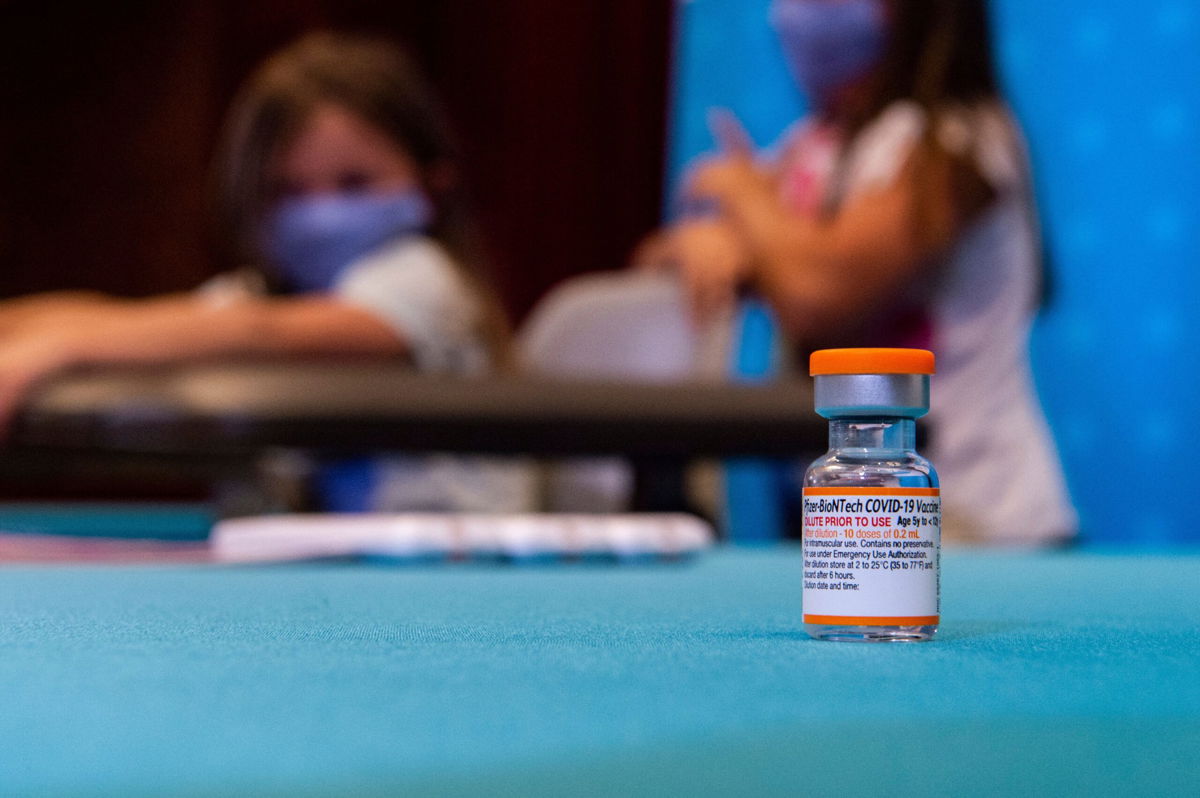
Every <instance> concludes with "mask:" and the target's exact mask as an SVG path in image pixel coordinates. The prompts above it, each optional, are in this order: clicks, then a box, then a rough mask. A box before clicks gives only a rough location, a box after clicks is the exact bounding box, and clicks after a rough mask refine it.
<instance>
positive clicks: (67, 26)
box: [0, 0, 672, 316]
mask: <svg viewBox="0 0 1200 798" xmlns="http://www.w3.org/2000/svg"><path fill="white" fill-rule="evenodd" d="M671 11H672V8H671V4H670V3H669V2H667V1H666V0H658V1H657V2H644V1H643V0H612V1H611V2H584V3H561V2H554V0H534V1H533V2H530V1H529V0H496V1H495V2H486V3H478V2H469V0H446V1H442V0H439V2H435V3H431V2H420V1H418V0H396V1H394V2H386V3H379V2H375V3H372V2H363V1H362V0H350V1H349V2H345V1H343V0H286V1H285V0H243V1H240V2H227V1H225V0H221V1H219V2H203V1H202V0H183V1H182V2H166V3H163V2H153V1H152V0H117V1H116V2H112V3H104V4H84V3H69V2H49V3H46V2H29V1H28V0H16V2H6V3H3V4H0V75H2V76H3V79H2V80H0V108H3V109H4V110H3V112H0V113H2V114H3V116H2V117H0V118H2V119H3V122H2V123H0V125H2V126H0V295H2V296H6V297H7V296H14V295H17V294H21V293H26V292H30V291H38V290H46V289H53V288H62V287H75V288H90V289H97V290H104V291H111V292H114V293H118V294H126V295H131V296H147V295H152V294H156V293H161V292H163V291H172V290H182V289H187V288H192V287H194V286H195V285H196V284H198V283H199V282H200V281H201V280H203V279H204V278H206V277H208V276H210V275H212V274H215V273H217V272H218V271H221V270H223V269H224V268H228V264H220V263H217V262H215V261H214V260H213V254H214V252H215V248H214V247H212V246H211V244H212V242H211V239H210V236H211V231H210V230H209V228H208V215H207V212H208V209H209V207H208V203H209V199H210V193H211V192H210V190H209V179H210V175H209V164H210V160H211V157H212V153H213V147H214V144H215V142H216V138H217V135H218V131H219V129H220V125H221V121H222V118H223V115H224V113H225V110H226V108H227V106H228V105H229V102H230V100H231V99H232V97H233V94H234V92H235V91H236V90H237V87H238V85H239V84H240V83H241V81H242V80H243V79H244V78H245V77H246V76H247V75H248V74H249V73H250V72H251V71H252V70H253V69H254V67H256V66H257V65H258V64H259V63H260V62H261V61H262V60H263V59H264V58H265V57H266V56H268V55H270V54H271V53H272V52H274V51H275V50H278V49H279V48H280V47H282V46H283V45H285V44H288V43H289V42H291V41H292V40H293V39H295V38H297V37H298V36H299V35H301V34H303V33H305V32H307V31H310V30H313V29H334V30H346V31H352V32H357V33H369V34H377V35H382V36H386V37H390V38H393V39H396V40H398V41H400V42H402V43H403V44H404V45H406V46H407V47H408V48H409V49H410V50H411V51H412V52H413V54H414V56H415V57H416V58H417V60H418V61H419V62H420V64H421V66H422V67H423V68H424V70H425V72H426V74H427V75H428V76H429V77H430V78H431V80H432V82H433V84H434V86H435V88H436V89H437V90H438V91H439V92H440V93H441V95H442V97H443V99H444V100H445V102H446V103H447V105H448V106H449V111H450V114H451V117H452V119H453V121H454V122H455V124H456V126H457V129H458V133H459V136H460V138H461V140H462V143H463V145H464V147H465V150H466V164H465V172H466V174H467V175H468V178H467V179H468V181H469V183H470V185H471V188H472V194H473V195H474V199H475V202H476V204H477V206H478V209H479V212H480V215H481V217H482V221H483V223H484V225H485V228H486V230H485V232H486V234H487V239H488V242H489V244H490V250H491V255H492V257H493V258H494V260H495V262H496V272H497V274H498V276H499V277H500V281H501V286H500V287H501V290H502V291H503V293H504V296H505V299H506V300H507V301H508V303H509V306H510V309H511V310H512V311H513V313H515V314H517V315H518V316H519V315H521V314H523V313H524V312H525V311H526V310H528V308H529V306H530V305H531V304H532V303H533V302H534V300H536V299H537V297H538V296H540V295H541V294H542V292H544V291H545V289H546V288H548V287H549V286H550V285H552V284H553V283H555V282H557V281H558V280H559V279H561V278H562V277H565V276H567V275H571V274H575V273H578V272H583V271H591V270H596V269H603V268H612V267H613V266H615V265H618V264H621V263H624V261H625V259H626V258H627V257H628V253H629V250H630V248H631V247H632V246H633V244H634V243H635V242H636V241H637V239H638V237H639V236H640V235H642V234H644V233H645V232H646V231H647V230H649V229H650V228H651V227H653V226H654V225H655V223H656V222H657V221H658V215H659V213H658V211H659V206H660V204H661V200H660V192H661V187H662V174H663V167H662V164H663V147H662V142H663V141H664V136H665V132H664V131H665V120H666V111H667V102H666V98H667V74H668V64H669V54H670V48H669V46H668V45H669V41H670V38H671V27H670V20H671V16H672V15H671Z"/></svg>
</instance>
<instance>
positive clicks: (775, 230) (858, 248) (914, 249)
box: [691, 154, 991, 341]
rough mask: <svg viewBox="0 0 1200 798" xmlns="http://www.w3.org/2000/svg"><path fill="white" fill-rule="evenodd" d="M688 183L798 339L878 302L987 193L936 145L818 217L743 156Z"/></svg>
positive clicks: (856, 316)
mask: <svg viewBox="0 0 1200 798" xmlns="http://www.w3.org/2000/svg"><path fill="white" fill-rule="evenodd" d="M919 185H920V189H919V188H918V186H919ZM691 190H692V191H695V192H698V193H701V194H703V195H707V196H715V197H718V198H719V199H720V201H721V204H722V209H723V210H724V212H725V214H726V216H727V218H728V220H729V222H730V223H731V224H732V225H733V226H734V227H735V228H736V229H737V230H738V231H739V234H740V235H741V236H742V238H743V240H744V241H745V243H746V246H747V248H748V249H749V250H750V252H751V253H752V264H753V274H752V280H753V281H754V283H755V284H756V285H757V286H758V287H759V288H760V289H761V290H762V292H763V293H764V294H765V295H766V297H767V299H768V300H769V301H770V302H771V304H772V305H773V307H774V308H775V310H776V312H777V313H778V314H779V317H780V321H781V323H782V324H783V325H784V327H785V328H786V329H787V331H788V332H789V334H790V335H791V337H793V339H794V340H801V341H802V340H805V339H809V338H811V337H812V336H813V335H815V334H818V333H823V332H828V331H830V330H836V329H838V328H839V327H846V326H850V325H853V324H855V323H857V322H859V321H861V320H862V319H863V317H864V315H865V314H867V313H870V312H871V310H873V309H875V308H877V307H880V306H881V305H883V304H885V303H886V301H887V300H888V298H890V297H892V296H894V295H895V293H896V292H898V291H900V290H902V289H903V288H904V286H905V283H906V282H907V281H909V280H912V279H914V278H915V277H917V276H918V275H919V274H920V273H921V272H922V271H923V270H924V269H925V268H927V267H928V266H929V264H930V263H932V262H933V261H934V256H935V255H937V254H938V253H939V252H941V251H943V250H944V249H945V248H946V247H948V246H949V245H950V244H951V243H952V242H953V240H954V238H955V237H956V236H957V234H958V232H959V231H960V230H961V229H962V227H963V226H964V225H965V224H966V222H967V221H969V220H970V219H971V218H972V217H973V216H974V215H975V214H976V213H977V212H978V211H979V210H981V209H982V208H983V207H984V206H985V205H986V204H987V202H988V201H990V199H991V194H990V192H989V191H988V190H987V186H986V184H985V183H984V181H983V179H982V178H981V177H979V176H978V175H977V174H976V173H975V172H974V170H972V169H970V168H969V167H967V166H966V165H965V164H963V163H961V162H960V161H957V160H955V159H953V158H951V157H949V156H945V155H944V154H942V157H930V158H922V159H921V160H920V163H919V167H918V165H917V163H915V158H911V157H910V161H909V163H908V164H907V165H906V166H905V168H904V169H903V170H902V171H901V173H900V175H899V177H898V178H897V179H896V180H895V181H893V183H892V184H891V185H889V186H887V187H885V188H882V189H879V190H876V191H873V192H870V193H867V194H864V195H863V196H861V197H858V198H855V199H854V200H852V201H850V202H849V203H848V204H847V205H846V206H844V207H843V208H842V209H841V210H840V211H839V212H838V214H837V215H836V217H835V218H834V219H833V220H831V221H828V222H824V221H818V220H812V219H806V218H803V217H800V216H798V215H797V214H795V213H794V212H792V211H791V210H790V209H789V208H787V207H786V206H785V205H784V204H783V203H782V202H781V200H780V198H779V195H778V192H777V191H776V190H775V185H774V182H773V181H772V180H770V179H769V177H768V176H766V175H764V174H763V173H762V172H761V171H759V170H758V169H757V168H756V167H755V166H754V164H752V163H750V162H749V161H747V160H745V159H741V160H739V159H736V158H725V159H722V160H721V161H719V162H714V163H713V164H712V165H710V166H709V167H707V168H702V169H700V170H699V171H698V172H697V173H696V175H695V176H694V178H693V182H692V185H691Z"/></svg>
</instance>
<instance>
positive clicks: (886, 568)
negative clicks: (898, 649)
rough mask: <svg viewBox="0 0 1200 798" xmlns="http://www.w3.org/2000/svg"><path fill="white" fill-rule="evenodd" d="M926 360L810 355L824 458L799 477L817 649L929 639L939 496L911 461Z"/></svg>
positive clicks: (934, 619) (911, 354) (926, 467)
mask: <svg viewBox="0 0 1200 798" xmlns="http://www.w3.org/2000/svg"><path fill="white" fill-rule="evenodd" d="M933 371H934V358H933V353H932V352H929V351H926V350H924V349H822V350H819V351H817V352H813V354H812V357H811V359H810V361H809V373H810V374H811V375H812V376H813V377H814V378H815V386H814V398H815V404H816V410H817V413H819V414H820V415H821V416H824V417H825V418H827V419H829V451H828V452H826V453H825V454H824V455H823V456H822V457H819V458H817V460H816V461H815V462H813V464H812V465H811V466H809V467H808V470H807V471H805V474H804V485H803V518H804V521H803V540H804V595H803V600H804V628H805V631H806V632H807V633H808V634H809V635H810V636H811V637H814V638H817V639H819V640H845V641H859V642H904V641H921V640H929V639H931V638H932V637H933V636H934V634H935V633H936V632H937V627H938V613H939V611H940V606H939V605H940V582H939V566H940V559H941V556H940V549H941V497H940V494H939V490H938V478H937V474H936V472H935V471H934V470H933V466H932V465H930V463H929V461H928V460H926V459H925V458H924V457H921V456H920V455H919V454H917V452H916V450H915V447H916V419H917V418H918V417H920V416H923V415H924V414H925V413H926V412H928V410H929V375H931V374H933Z"/></svg>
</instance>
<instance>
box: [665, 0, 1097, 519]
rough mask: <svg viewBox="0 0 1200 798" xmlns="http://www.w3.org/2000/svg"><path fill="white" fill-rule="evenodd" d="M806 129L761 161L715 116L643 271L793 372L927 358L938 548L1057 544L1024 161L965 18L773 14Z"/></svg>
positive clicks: (940, 9) (823, 8)
mask: <svg viewBox="0 0 1200 798" xmlns="http://www.w3.org/2000/svg"><path fill="white" fill-rule="evenodd" d="M771 22H772V25H773V26H774V28H775V30H776V32H777V34H778V36H779V38H780V41H781V44H782V45H783V50H784V53H785V55H786V57H787V59H788V63H789V67H790V69H791V72H792V74H793V76H794V78H795V80H796V82H797V83H798V84H799V86H800V87H801V89H802V90H803V91H804V92H805V94H806V95H807V96H808V98H809V100H810V104H811V107H812V114H811V116H810V117H808V118H807V119H804V120H801V121H800V122H799V123H797V124H796V125H795V126H794V127H793V129H791V130H790V131H788V132H787V133H786V134H785V135H784V137H783V139H782V141H781V143H780V144H779V145H778V147H777V148H776V150H775V152H774V154H773V155H772V156H771V157H764V156H761V155H759V154H757V153H755V152H753V151H752V148H751V146H750V145H749V143H748V138H747V137H746V136H745V134H744V132H742V131H741V129H740V126H738V125H737V123H736V121H735V120H733V119H732V117H729V116H722V117H715V118H714V123H715V124H714V133H715V135H716V137H717V138H718V140H719V141H720V143H721V144H722V146H723V150H724V152H723V153H722V154H721V155H720V156H718V157H715V158H712V159H709V160H707V161H705V162H702V163H700V164H698V165H697V166H696V167H695V168H694V169H693V170H692V172H691V173H690V176H689V178H688V180H687V185H686V186H685V190H684V199H685V201H686V205H685V207H688V206H690V207H693V208H697V207H699V208H704V209H705V211H704V213H703V214H697V215H693V216H691V217H690V218H684V219H683V220H682V221H680V222H678V223H676V224H675V225H673V226H672V227H670V228H668V229H667V230H665V231H664V232H663V233H662V234H660V236H658V238H657V239H656V242H655V244H654V245H653V246H652V247H648V248H647V249H646V250H645V251H646V252H650V253H652V257H653V258H654V259H655V260H657V261H658V262H659V263H660V264H662V265H665V266H668V267H670V268H675V269H677V270H678V271H679V272H680V274H681V276H682V277H683V281H684V284H685V286H686V288H687V291H688V294H689V296H690V298H691V302H692V307H693V310H694V312H695V314H696V315H697V316H698V317H700V318H707V317H710V316H713V315H715V314H717V313H718V312H719V311H721V310H722V308H724V307H727V306H728V305H729V304H730V303H731V302H732V301H733V299H734V297H735V296H736V295H737V294H738V292H740V291H744V290H750V291H753V292H755V293H757V294H759V295H761V296H762V297H763V298H764V299H765V300H766V301H767V302H768V303H769V304H770V306H771V307H772V309H773V311H774V313H775V316H776V318H777V319H778V322H779V324H780V326H781V327H782V329H783V332H784V333H785V335H786V337H787V339H788V341H789V343H790V345H791V346H792V347H793V348H794V349H795V350H796V352H797V354H798V355H799V357H798V358H797V360H798V361H799V362H806V361H807V358H806V357H805V356H804V355H805V354H806V353H807V351H810V350H812V349H817V348H822V347H825V346H917V347H923V348H931V349H933V350H934V351H935V353H936V355H937V360H938V376H937V378H936V380H935V389H934V393H933V409H932V411H931V413H930V417H929V418H930V427H931V430H930V431H931V447H930V452H929V455H930V458H931V460H932V461H933V462H935V463H937V464H938V471H939V473H940V474H941V477H942V486H943V488H944V490H943V494H944V496H945V501H946V504H945V508H946V516H947V523H948V526H949V527H951V530H950V531H951V535H957V536H959V537H964V538H969V539H977V540H984V541H989V542H1007V543H1044V542H1049V541H1056V540H1062V539H1066V538H1068V537H1070V536H1071V535H1072V534H1073V533H1074V529H1075V516H1074V511H1073V509H1072V507H1071V505H1070V501H1069V499H1068V497H1067V494H1066V490H1065V486H1064V481H1063V477H1062V474H1061V469H1060V466H1059V463H1058V459H1057V455H1056V453H1055V451H1054V447H1053V442H1052V440H1051V437H1050V435H1049V432H1048V430H1047V427H1046V424H1045V421H1044V418H1043V416H1042V412H1041V409H1040V407H1039V405H1038V403H1037V399H1036V395H1035V393H1034V390H1033V383H1032V377H1031V374H1030V366H1029V362H1028V352H1027V348H1028V336H1029V331H1030V327H1031V323H1032V319H1033V315H1034V313H1035V311H1036V308H1037V305H1038V301H1039V296H1040V280H1041V270H1040V262H1039V255H1040V246H1039V243H1038V233H1037V228H1036V224H1035V221H1034V218H1035V216H1034V212H1033V202H1032V195H1031V191H1030V180H1029V174H1028V167H1027V164H1026V157H1025V152H1024V146H1023V143H1022V140H1021V136H1020V132H1019V130H1018V128H1017V126H1016V124H1015V123H1014V122H1013V120H1012V118H1011V117H1010V115H1009V114H1008V112H1007V110H1006V108H1005V106H1004V104H1003V101H1002V100H1001V98H1000V96H999V93H998V90H997V87H996V82H995V79H994V75H993V71H992V64H991V60H990V58H991V52H990V47H989V38H988V29H987V11H986V8H985V5H984V2H983V1H982V0H774V2H773V3H772V6H771Z"/></svg>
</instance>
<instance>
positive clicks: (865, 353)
mask: <svg viewBox="0 0 1200 798" xmlns="http://www.w3.org/2000/svg"><path fill="white" fill-rule="evenodd" d="M933 366H934V363H933V352H930V351H929V350H928V349H891V348H876V347H862V348H856V349H818V350H817V351H816V352H813V353H812V355H811V356H810V357H809V359H808V373H809V374H810V375H811V376H813V377H819V376H823V375H828V374H933V373H934V367H933Z"/></svg>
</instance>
